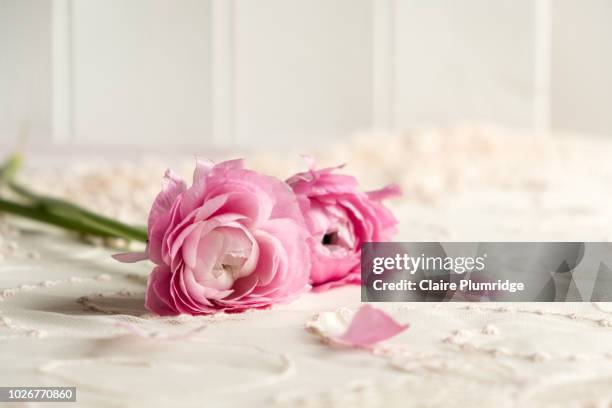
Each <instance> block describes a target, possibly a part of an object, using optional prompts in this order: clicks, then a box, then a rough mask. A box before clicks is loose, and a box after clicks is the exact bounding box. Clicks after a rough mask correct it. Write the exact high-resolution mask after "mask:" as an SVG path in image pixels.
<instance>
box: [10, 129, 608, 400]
mask: <svg viewBox="0 0 612 408" xmlns="http://www.w3.org/2000/svg"><path fill="white" fill-rule="evenodd" d="M329 149H330V150H327V151H321V152H315V155H316V156H317V157H321V165H329V164H335V163H337V162H347V163H348V164H349V166H348V167H347V168H346V171H348V172H351V173H354V174H356V175H358V177H360V180H362V181H363V184H365V185H366V187H372V188H374V187H377V186H379V185H381V184H382V183H386V182H391V181H397V182H399V183H400V184H401V185H402V187H403V188H404V190H405V197H404V198H403V199H401V200H398V201H396V202H393V203H390V206H391V207H392V208H393V210H394V211H395V212H396V214H397V216H398V218H399V220H400V233H399V236H398V237H397V239H398V240H405V241H412V240H461V241H469V240H473V241H496V240H499V241H513V240H529V241H547V240H550V241H563V240H592V241H602V240H608V241H609V240H611V239H612V161H611V160H609V158H610V157H612V155H611V153H612V143H611V142H609V141H606V140H600V139H585V138H575V137H571V138H553V137H550V138H545V137H538V138H535V139H534V138H533V137H527V136H525V135H520V134H516V133H510V132H506V131H503V130H499V129H492V128H482V127H461V128H454V129H432V130H425V131H418V132H414V133H409V134H402V135H395V136H391V137H386V138H382V137H378V136H376V137H373V136H371V135H370V136H369V137H367V138H358V139H355V140H354V141H353V142H352V143H350V144H345V145H339V146H335V147H332V148H329ZM245 156H246V157H247V159H248V162H249V163H250V164H251V165H252V166H254V167H256V168H259V169H261V170H264V171H268V172H270V173H274V174H276V175H279V176H287V175H289V173H290V172H291V171H294V170H298V169H299V168H300V167H301V166H302V163H301V161H300V159H299V157H298V156H297V155H295V156H291V155H289V154H283V155H282V158H279V156H281V155H278V154H273V153H267V154H263V153H251V154H247V155H245ZM166 161H172V163H173V164H176V166H175V167H177V168H178V170H179V172H181V173H183V174H185V175H188V172H189V168H190V167H191V165H192V159H189V158H187V159H186V158H181V157H174V158H172V159H171V160H170V159H168V160H166V159H164V158H159V157H158V158H151V159H147V160H139V161H138V162H136V163H134V162H127V161H123V160H120V159H114V160H112V161H103V160H100V161H98V162H92V161H87V162H85V161H83V160H80V159H75V160H73V161H72V162H69V163H61V164H55V163H54V162H52V161H50V160H47V161H45V160H43V161H41V162H39V163H36V164H32V165H31V166H30V167H28V168H27V170H26V172H25V173H24V180H25V181H27V182H28V183H30V184H31V185H33V186H34V187H35V188H37V189H39V190H44V191H47V192H49V193H54V194H57V195H61V196H66V197H69V198H71V199H77V200H80V201H82V202H83V203H84V204H86V205H88V206H90V207H94V208H95V209H97V210H100V211H104V212H106V213H108V214H111V215H118V216H121V217H122V218H123V219H127V220H131V221H140V222H142V221H143V220H144V219H145V216H146V210H147V205H148V204H149V203H150V200H151V199H152V197H153V195H154V194H155V192H156V190H157V188H158V187H159V178H160V175H161V174H162V172H163V170H164V166H165V165H166ZM0 233H1V238H0V248H1V252H0V257H1V260H0V288H1V289H0V350H2V352H1V353H0V378H1V379H2V381H0V382H1V384H0V385H1V386H35V385H48V386H59V385H71V386H76V387H77V399H78V405H83V406H100V407H106V406H113V407H114V406H117V407H123V406H215V407H217V406H245V405H246V404H248V405H250V406H279V407H293V406H296V407H297V406H313V407H319V406H321V407H330V406H331V407H336V406H337V407H346V406H351V407H358V406H368V407H371V406H381V407H423V406H427V407H453V406H460V407H465V406H491V407H504V406H509V407H517V406H519V407H523V406H529V407H553V406H554V407H557V406H580V407H587V406H588V407H590V406H593V407H609V406H612V304H607V303H599V304H594V303H566V304H552V303H543V304H537V303H523V304H518V303H517V304H498V303H489V304H463V303H453V304H432V303H427V304H414V303H410V304H399V303H392V304H377V306H378V307H381V308H384V309H385V310H388V311H389V312H390V313H391V314H392V315H393V316H394V317H395V318H396V319H397V320H398V321H400V322H408V323H410V325H411V327H410V329H408V330H407V331H406V332H404V333H402V334H401V335H399V336H398V337H397V338H394V339H392V340H390V341H389V342H388V343H387V344H383V345H380V346H379V347H377V348H376V349H375V351H374V352H373V353H369V352H365V351H363V350H347V349H339V348H332V347H330V346H329V345H327V344H325V342H324V341H321V340H322V339H323V338H324V333H325V330H330V328H329V327H327V326H325V324H328V322H330V321H331V322H342V321H344V320H346V319H347V316H350V314H351V313H352V312H353V311H354V310H355V309H356V308H357V307H359V303H360V302H359V288H358V287H344V288H340V289H336V290H332V291H329V292H325V293H316V294H315V293H311V294H306V295H305V296H303V297H302V298H300V299H299V300H297V301H295V302H294V303H292V304H289V305H279V306H276V307H274V308H272V309H271V310H265V311H253V312H247V313H244V314H238V315H226V314H219V315H215V316H202V317H191V316H179V317H174V318H160V317H155V316H152V315H151V314H149V313H147V311H146V310H144V308H143V299H144V290H145V283H146V276H147V274H148V272H149V269H150V265H148V264H146V263H140V264H130V265H127V264H119V263H117V262H115V261H113V260H112V259H111V258H110V256H109V255H110V254H111V253H112V252H113V251H112V250H109V249H107V248H102V247H99V246H92V245H89V244H86V243H83V242H78V241H77V240H75V239H74V237H67V236H66V235H64V234H63V233H60V232H57V231H54V230H51V229H44V228H43V229H41V228H40V226H38V225H35V224H31V223H28V222H17V221H16V220H15V219H13V218H8V217H5V218H4V219H3V220H2V222H1V223H0ZM343 319H344V320H343ZM326 322H327V323H326ZM332 329H333V328H332Z"/></svg>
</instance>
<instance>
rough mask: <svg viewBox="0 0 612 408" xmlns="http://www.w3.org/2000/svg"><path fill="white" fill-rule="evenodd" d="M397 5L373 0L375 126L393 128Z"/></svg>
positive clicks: (388, 0)
mask: <svg viewBox="0 0 612 408" xmlns="http://www.w3.org/2000/svg"><path fill="white" fill-rule="evenodd" d="M394 5H395V0H373V10H372V18H373V31H372V34H373V36H374V38H373V45H372V47H373V50H372V59H373V61H372V63H373V67H372V71H373V92H372V94H373V101H372V105H373V109H374V111H373V126H374V128H376V129H382V130H384V129H391V128H392V127H393V112H394V107H393V102H394V89H393V88H394V81H393V79H394V72H393V64H394V38H393V37H394V25H393V22H394V18H393V13H394Z"/></svg>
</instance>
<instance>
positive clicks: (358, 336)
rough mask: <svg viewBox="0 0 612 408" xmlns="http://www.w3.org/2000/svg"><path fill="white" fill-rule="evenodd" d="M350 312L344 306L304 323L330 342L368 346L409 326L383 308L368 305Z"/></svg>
mask: <svg viewBox="0 0 612 408" xmlns="http://www.w3.org/2000/svg"><path fill="white" fill-rule="evenodd" d="M351 314H352V312H351V311H350V310H349V309H345V308H340V309H337V310H336V311H334V312H324V313H320V314H318V315H316V316H314V318H313V320H311V321H309V322H308V323H306V330H307V331H309V332H311V333H313V334H315V335H317V336H319V337H320V338H321V339H322V340H324V341H326V342H329V343H331V344H337V345H342V346H347V347H358V348H367V349H369V348H372V347H373V346H375V345H376V344H378V343H380V342H382V341H385V340H388V339H390V338H392V337H395V336H397V335H398V334H400V333H402V332H403V331H405V330H406V329H407V328H408V327H409V326H410V325H409V324H401V323H398V322H397V321H395V320H394V319H393V318H392V317H391V316H390V315H389V314H388V313H387V312H385V311H384V310H381V309H378V308H375V307H373V306H370V305H364V306H362V307H361V308H360V309H359V310H358V311H357V312H355V313H354V314H352V316H350V315H351Z"/></svg>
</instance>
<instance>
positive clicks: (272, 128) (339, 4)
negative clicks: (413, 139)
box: [234, 0, 373, 145]
mask: <svg viewBox="0 0 612 408" xmlns="http://www.w3.org/2000/svg"><path fill="white" fill-rule="evenodd" d="M234 7H235V10H234V12H235V20H234V27H235V31H234V33H235V37H234V41H235V43H234V46H235V57H234V62H235V66H234V70H235V71H234V72H235V79H234V86H235V90H234V95H235V100H234V114H235V132H236V135H235V136H236V143H237V144H239V145H244V144H248V145H257V144H260V143H265V144H268V145H286V144H290V143H296V144H306V143H311V144H312V143H316V142H319V143H321V142H323V141H327V140H328V139H329V138H332V137H339V136H342V135H346V134H348V133H350V132H352V131H355V130H358V129H360V128H363V127H368V126H370V125H371V122H372V110H373V109H372V55H373V54H372V3H371V1H370V0H334V1H327V0H308V1H304V0H259V1H251V0H236V1H235V4H234Z"/></svg>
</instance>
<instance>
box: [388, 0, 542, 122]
mask: <svg viewBox="0 0 612 408" xmlns="http://www.w3.org/2000/svg"><path fill="white" fill-rule="evenodd" d="M393 24H394V25H395V70H394V72H395V74H394V75H395V124H396V126H397V127H399V128H405V127H411V126H418V125H430V124H449V123H456V122H457V121H469V120H478V121H489V122H496V123H501V124H505V125H510V126H518V127H522V128H530V127H532V125H533V123H534V105H533V99H534V90H535V84H534V72H535V65H534V64H535V48H534V47H535V32H536V31H535V30H536V22H535V1H532V0H497V1H490V0H461V1H457V0H396V1H395V19H394V22H393Z"/></svg>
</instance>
